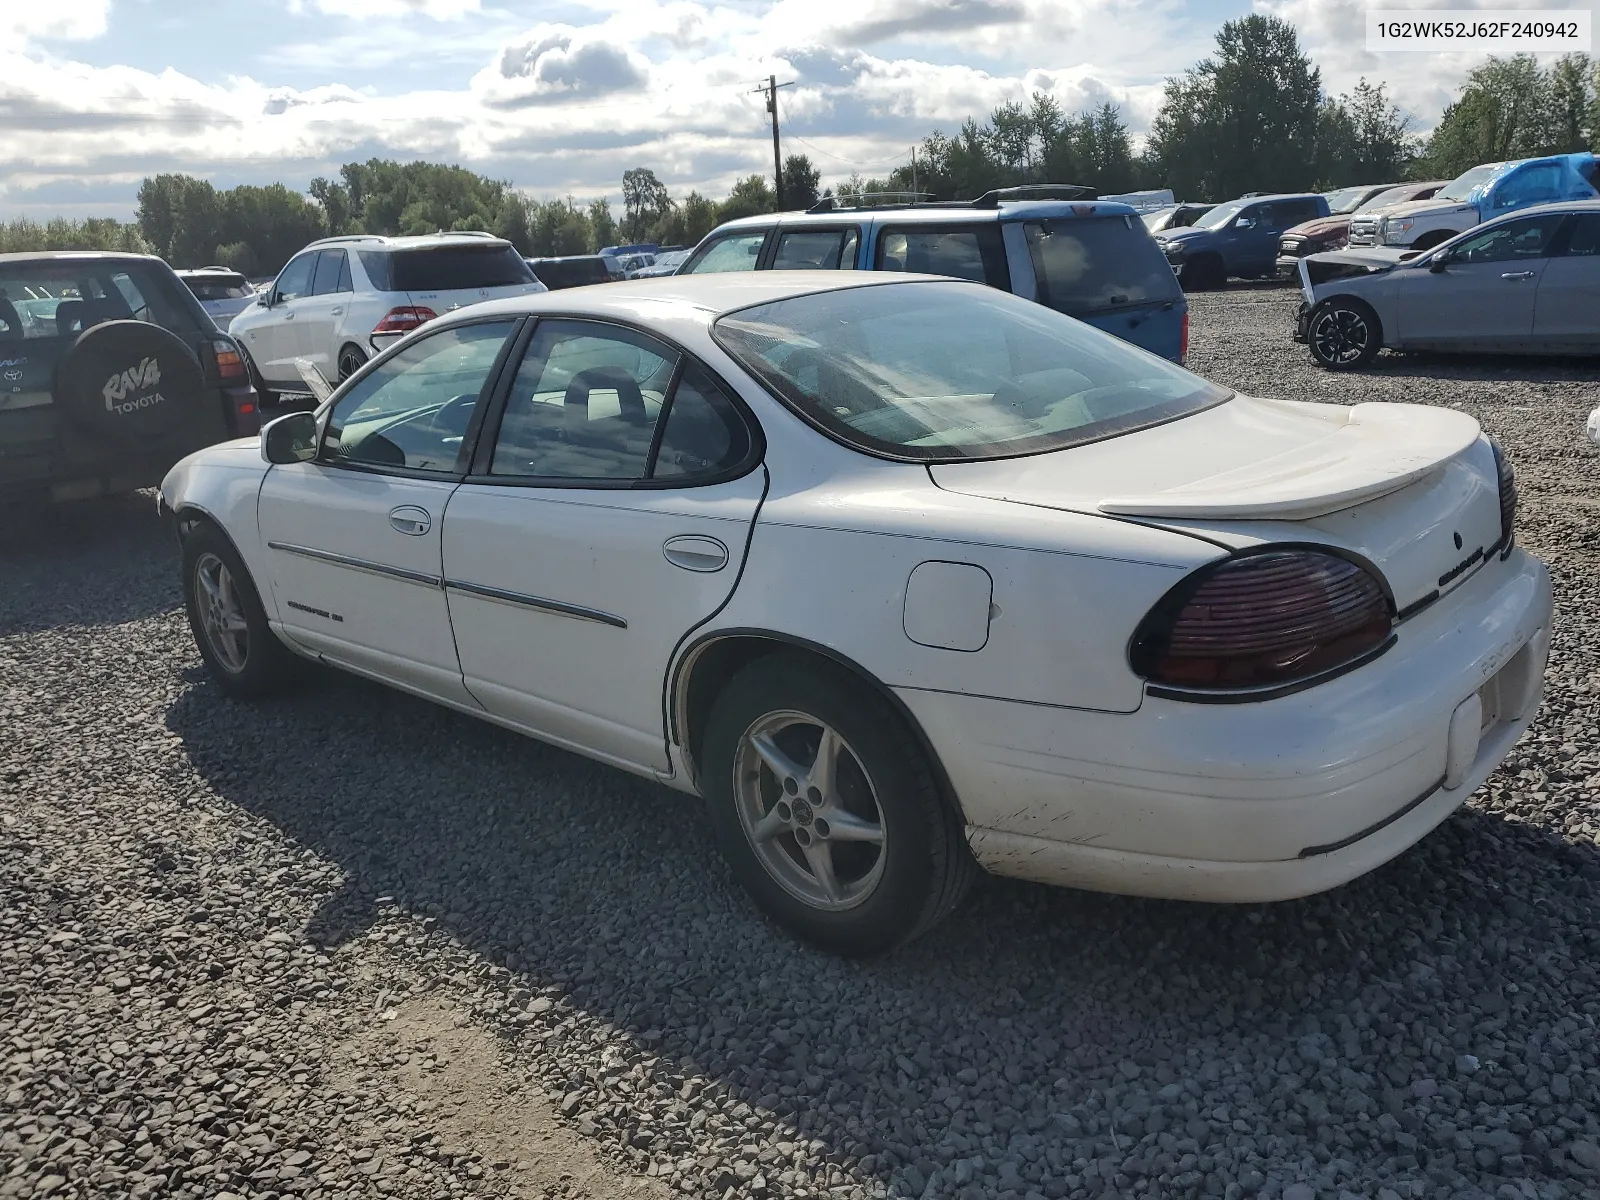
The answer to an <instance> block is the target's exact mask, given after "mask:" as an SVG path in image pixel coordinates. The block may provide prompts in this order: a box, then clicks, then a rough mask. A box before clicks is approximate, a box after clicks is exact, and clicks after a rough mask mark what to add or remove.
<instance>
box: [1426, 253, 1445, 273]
mask: <svg viewBox="0 0 1600 1200" xmlns="http://www.w3.org/2000/svg"><path fill="white" fill-rule="evenodd" d="M1449 265H1450V255H1448V254H1435V255H1434V256H1433V257H1432V258H1430V259H1429V260H1428V270H1430V271H1432V272H1433V273H1434V274H1435V275H1439V274H1442V273H1443V271H1444V269H1445V268H1446V267H1448V266H1449Z"/></svg>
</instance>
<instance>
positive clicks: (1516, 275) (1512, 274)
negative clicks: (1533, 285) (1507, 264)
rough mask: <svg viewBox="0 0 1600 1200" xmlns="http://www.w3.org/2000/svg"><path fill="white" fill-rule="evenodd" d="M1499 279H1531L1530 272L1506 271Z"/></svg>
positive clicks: (1531, 274)
mask: <svg viewBox="0 0 1600 1200" xmlns="http://www.w3.org/2000/svg"><path fill="white" fill-rule="evenodd" d="M1500 278H1501V279H1532V278H1533V272H1532V271H1507V272H1506V273H1505V274H1503V275H1501V276H1500Z"/></svg>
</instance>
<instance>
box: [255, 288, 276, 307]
mask: <svg viewBox="0 0 1600 1200" xmlns="http://www.w3.org/2000/svg"><path fill="white" fill-rule="evenodd" d="M256 303H257V304H259V305H260V306H261V307H262V308H271V307H272V293H271V292H270V291H266V292H260V293H258V294H257V295H256Z"/></svg>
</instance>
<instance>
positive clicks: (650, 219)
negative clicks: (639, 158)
mask: <svg viewBox="0 0 1600 1200" xmlns="http://www.w3.org/2000/svg"><path fill="white" fill-rule="evenodd" d="M671 207H672V197H671V196H669V195H668V194H667V186H666V184H664V183H662V182H661V180H659V179H657V178H656V173H655V172H654V171H652V170H651V169H650V168H649V167H634V168H633V169H631V170H628V171H624V172H623V173H622V236H623V237H625V238H627V240H628V241H629V242H642V241H644V239H645V237H646V235H647V234H648V233H649V231H650V227H651V226H652V225H654V224H655V223H656V222H657V221H659V220H660V219H661V218H662V217H664V216H665V215H666V214H667V212H668V211H669V210H670V209H671Z"/></svg>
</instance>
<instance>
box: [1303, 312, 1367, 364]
mask: <svg viewBox="0 0 1600 1200" xmlns="http://www.w3.org/2000/svg"><path fill="white" fill-rule="evenodd" d="M1382 346H1383V330H1382V328H1381V327H1380V326H1379V324H1378V314H1377V313H1376V312H1374V311H1373V310H1372V306H1371V305H1370V304H1368V303H1367V302H1366V301H1365V300H1357V299H1356V298H1355V297H1353V296H1334V297H1331V298H1330V299H1327V300H1324V301H1323V302H1322V303H1321V304H1319V305H1317V306H1316V308H1314V309H1312V310H1311V317H1310V319H1309V320H1307V321H1306V347H1307V349H1309V350H1310V351H1311V358H1312V360H1313V361H1314V362H1316V364H1317V365H1318V366H1319V367H1326V368H1327V369H1328V370H1330V371H1354V370H1356V369H1358V368H1360V367H1364V366H1366V365H1367V364H1368V363H1369V362H1371V361H1372V356H1373V355H1374V354H1376V353H1377V352H1378V350H1379V349H1380V348H1381V347H1382Z"/></svg>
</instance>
